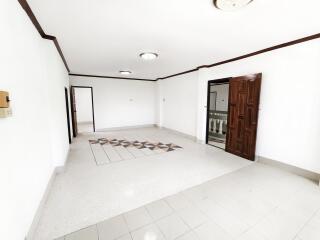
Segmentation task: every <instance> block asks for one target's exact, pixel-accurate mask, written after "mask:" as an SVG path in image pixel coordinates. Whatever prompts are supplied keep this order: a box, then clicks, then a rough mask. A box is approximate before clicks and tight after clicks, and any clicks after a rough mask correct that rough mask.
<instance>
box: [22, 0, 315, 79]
mask: <svg viewBox="0 0 320 240" xmlns="http://www.w3.org/2000/svg"><path fill="white" fill-rule="evenodd" d="M28 2H29V4H30V6H31V8H32V10H33V12H34V13H35V15H36V17H37V19H38V21H39V22H40V24H41V25H42V27H43V29H44V30H45V32H46V33H47V34H49V35H54V36H56V37H57V38H58V40H59V43H60V46H61V48H62V51H63V53H64V55H65V57H66V60H67V62H68V65H69V67H70V69H71V72H72V73H80V74H93V75H108V76H120V75H119V73H118V72H119V70H130V71H132V72H133V74H132V75H130V77H135V78H149V79H155V78H158V77H164V76H167V75H171V74H175V73H178V72H181V71H185V70H189V69H191V68H195V67H197V66H199V65H204V64H211V63H215V62H218V61H221V60H226V59H229V58H233V57H237V56H239V55H243V54H246V53H250V52H253V51H256V50H260V49H262V48H266V47H271V46H273V45H276V44H280V43H284V42H288V41H291V40H295V39H297V38H301V37H306V36H308V35H312V34H316V33H319V32H320V17H319V9H320V1H319V0H254V1H253V2H252V3H251V4H250V5H248V6H247V7H245V8H242V9H240V10H238V11H235V12H224V11H221V10H218V9H216V8H214V7H213V4H212V1H211V0H158V1H156V0H28ZM145 51H153V52H157V53H159V59H157V60H155V61H150V62H146V61H143V60H142V59H140V58H139V57H138V55H139V54H140V53H141V52H145Z"/></svg>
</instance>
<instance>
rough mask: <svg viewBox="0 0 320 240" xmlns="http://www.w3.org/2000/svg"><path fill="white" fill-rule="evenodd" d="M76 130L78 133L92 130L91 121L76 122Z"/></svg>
mask: <svg viewBox="0 0 320 240" xmlns="http://www.w3.org/2000/svg"><path fill="white" fill-rule="evenodd" d="M78 132H79V133H88V132H93V123H90V122H82V123H78Z"/></svg>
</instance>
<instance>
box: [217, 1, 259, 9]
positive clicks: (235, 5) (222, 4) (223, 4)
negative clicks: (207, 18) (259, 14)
mask: <svg viewBox="0 0 320 240" xmlns="http://www.w3.org/2000/svg"><path fill="white" fill-rule="evenodd" d="M252 1H253V0H213V4H214V6H215V7H216V8H218V9H220V10H224V11H234V10H237V9H240V8H242V7H245V6H247V5H248V4H249V3H251V2H252Z"/></svg>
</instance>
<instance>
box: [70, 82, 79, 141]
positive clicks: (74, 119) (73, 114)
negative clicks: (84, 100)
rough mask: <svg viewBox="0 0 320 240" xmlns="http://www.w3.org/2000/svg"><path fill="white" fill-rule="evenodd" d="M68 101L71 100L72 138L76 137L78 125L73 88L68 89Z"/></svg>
mask: <svg viewBox="0 0 320 240" xmlns="http://www.w3.org/2000/svg"><path fill="white" fill-rule="evenodd" d="M70 99H71V118H72V133H73V137H76V136H77V135H78V123H77V107H76V96H75V93H74V87H71V88H70Z"/></svg>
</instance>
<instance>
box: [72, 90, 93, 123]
mask: <svg viewBox="0 0 320 240" xmlns="http://www.w3.org/2000/svg"><path fill="white" fill-rule="evenodd" d="M74 92H75V94H74V95H75V98H76V106H77V122H78V123H81V122H92V101H91V88H75V89H74Z"/></svg>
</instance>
